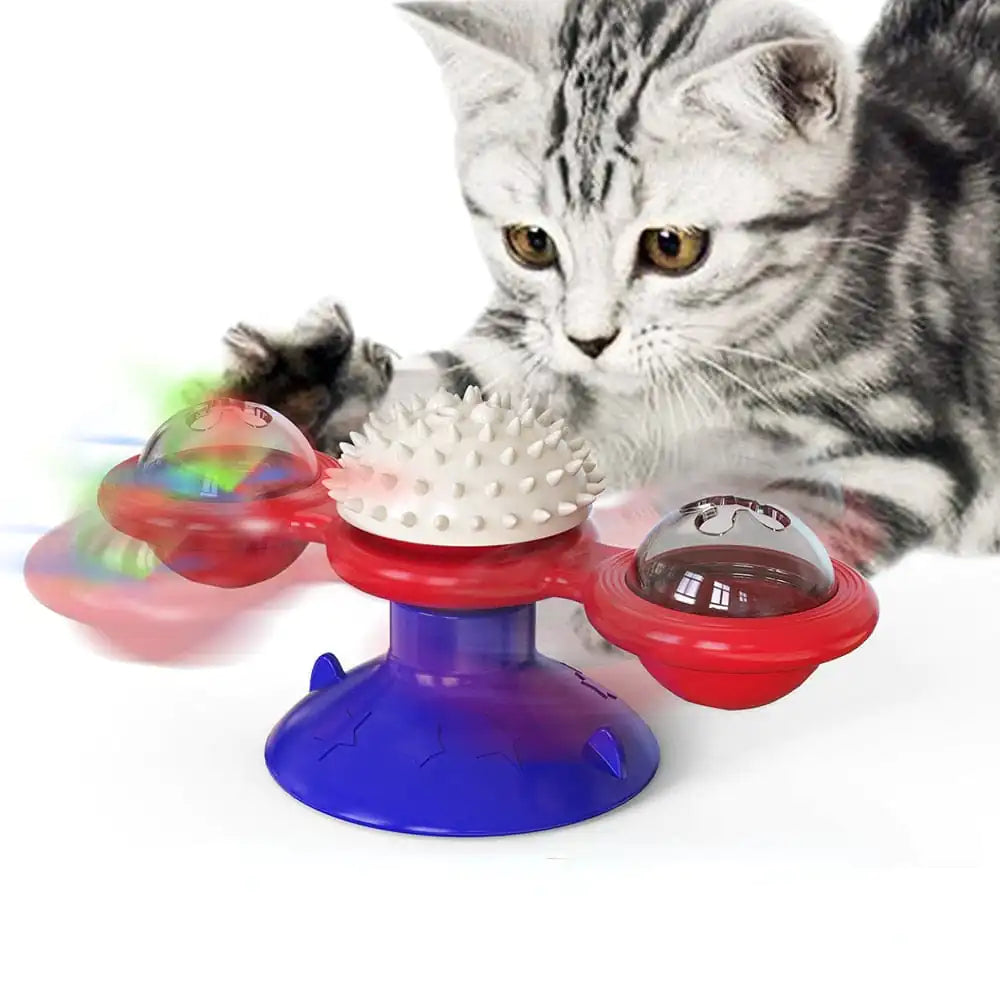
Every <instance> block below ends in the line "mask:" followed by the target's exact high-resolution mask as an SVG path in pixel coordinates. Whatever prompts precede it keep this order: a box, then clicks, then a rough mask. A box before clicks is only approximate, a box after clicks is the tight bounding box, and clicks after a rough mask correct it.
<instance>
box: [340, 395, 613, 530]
mask: <svg viewBox="0 0 1000 1000" xmlns="http://www.w3.org/2000/svg"><path fill="white" fill-rule="evenodd" d="M341 464H342V466H343V467H342V468H341V469H338V470H334V471H333V472H331V473H329V474H328V475H327V477H326V479H325V485H326V486H327V488H328V489H329V491H330V495H331V496H332V497H333V498H334V499H335V500H337V509H338V511H339V513H340V515H341V517H342V518H343V519H344V520H345V521H347V522H348V523H349V524H351V525H353V526H354V527H356V528H358V529H360V530H362V531H365V532H368V533H369V534H373V535H378V536H380V537H382V538H390V539H395V540H397V541H405V542H412V543H414V544H417V545H438V546H455V547H474V548H475V547H489V546H495V545H517V544H521V543H524V542H531V541H537V540H539V539H542V538H550V537H552V536H553V535H559V534H562V533H563V532H565V531H570V530H572V529H573V528H575V527H577V526H578V525H580V524H581V523H582V522H583V521H585V520H586V518H587V515H588V514H589V512H590V507H591V505H592V504H593V503H594V501H595V500H596V499H597V497H598V496H599V495H600V494H601V493H602V492H603V490H604V485H603V482H604V479H603V476H601V474H600V473H599V471H598V468H597V462H596V461H595V460H594V458H593V457H592V455H591V451H590V448H589V446H588V445H587V443H586V442H585V441H584V440H583V439H581V438H576V439H573V438H570V437H569V436H568V432H567V429H566V423H565V421H564V420H562V419H557V418H556V415H555V414H554V413H553V412H552V411H550V410H546V411H544V412H541V413H539V412H537V411H536V410H535V409H534V408H533V407H531V406H530V405H529V404H527V403H526V404H524V405H523V406H520V407H519V408H516V409H515V408H514V407H513V406H512V405H511V401H510V398H509V397H508V396H500V395H499V394H493V395H491V396H489V397H488V398H487V397H484V396H483V394H482V393H481V392H480V391H479V390H478V389H476V388H474V387H472V388H470V389H469V390H468V391H467V392H466V393H465V396H464V397H460V396H457V395H455V394H454V393H450V392H447V391H445V390H439V391H438V392H436V393H435V394H434V395H433V396H432V397H431V398H430V399H429V400H424V399H422V398H421V397H419V396H417V397H414V398H413V399H412V400H411V401H410V402H409V403H404V404H396V405H395V406H393V407H391V408H389V409H387V410H384V411H380V412H379V413H376V414H373V415H372V417H371V418H370V419H369V421H368V423H367V424H365V426H364V428H363V429H362V430H361V431H360V432H356V433H354V434H352V435H351V443H349V444H344V445H343V447H342V459H341Z"/></svg>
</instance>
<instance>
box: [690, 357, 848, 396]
mask: <svg viewBox="0 0 1000 1000" xmlns="http://www.w3.org/2000/svg"><path fill="white" fill-rule="evenodd" d="M699 347H700V348H701V349H702V350H711V351H718V352H719V353H723V354H735V355H738V356H740V357H746V358H751V359H752V360H754V361H762V362H764V363H765V364H771V365H775V366H776V367H778V368H781V369H784V370H785V371H788V372H790V373H791V374H793V375H796V376H798V377H800V378H803V379H805V380H806V381H808V382H811V383H812V384H813V385H814V386H815V387H816V388H817V389H819V390H821V391H822V392H823V393H824V394H825V395H827V396H829V397H830V398H831V399H835V400H837V402H839V403H843V404H844V406H847V407H850V408H851V409H852V410H855V411H857V410H859V406H858V404H857V403H856V402H854V401H853V400H850V399H848V398H847V397H846V396H844V395H842V394H840V393H838V392H836V391H835V390H834V389H832V388H831V387H830V386H829V384H827V383H826V382H824V381H823V380H822V379H821V378H818V377H817V376H816V375H814V374H812V372H809V371H806V370H805V369H804V368H800V367H798V366H797V365H793V364H791V363H790V362H787V361H782V360H780V359H779V358H774V357H770V356H769V355H767V354H761V353H760V352H759V351H749V350H747V349H746V348H741V347H727V346H725V345H724V344H700V345H699Z"/></svg>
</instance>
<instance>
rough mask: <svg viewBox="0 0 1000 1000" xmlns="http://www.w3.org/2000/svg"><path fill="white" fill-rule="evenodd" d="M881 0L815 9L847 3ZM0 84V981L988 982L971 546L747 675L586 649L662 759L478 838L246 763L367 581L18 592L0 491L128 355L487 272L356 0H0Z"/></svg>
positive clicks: (378, 31) (375, 23) (988, 731)
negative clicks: (743, 680) (266, 606)
mask: <svg viewBox="0 0 1000 1000" xmlns="http://www.w3.org/2000/svg"><path fill="white" fill-rule="evenodd" d="M810 6H812V7H815V8H817V9H822V8H823V7H827V6H828V5H826V4H822V3H821V2H820V0H812V3H811V4H810ZM877 6H878V5H877V3H875V2H874V0H854V2H844V3H841V4H838V5H836V7H835V9H834V10H828V11H826V13H827V14H828V16H830V17H831V18H832V19H833V22H834V24H835V26H836V27H838V28H840V29H841V30H842V31H843V32H844V33H845V34H846V35H847V36H848V37H849V38H852V39H858V38H860V37H861V36H862V35H863V33H864V31H865V30H866V29H867V27H868V25H869V24H870V23H871V21H872V20H873V19H874V17H875V14H876V11H877ZM0 94H2V97H0V116H2V126H3V127H2V131H0V137H2V138H0V143H2V149H3V151H2V153H0V176H2V184H0V338H2V343H3V354H2V357H3V359H4V368H3V374H4V382H5V391H6V394H7V399H6V406H5V412H6V416H7V421H6V422H7V440H6V441H5V460H4V465H3V472H2V486H3V491H2V492H3V499H2V504H3V508H2V514H0V522H2V523H3V526H4V533H3V540H4V557H5V560H6V562H5V566H4V574H3V577H2V580H0V586H2V594H0V601H2V603H0V609H2V610H0V618H2V621H3V626H4V628H3V639H4V647H3V656H2V661H0V662H2V664H3V670H2V673H0V683H2V688H0V713H2V716H0V718H2V724H0V739H2V743H0V752H2V758H0V759H2V762H3V763H2V772H0V774H2V785H0V803H2V805H3V807H4V808H3V815H4V816H5V818H4V819H3V820H2V826H0V841H2V853H0V858H2V862H0V863H2V866H3V870H2V873H0V876H2V882H0V908H2V909H0V921H4V922H6V925H7V927H6V932H5V933H4V936H3V938H0V941H2V942H3V944H5V945H8V946H9V948H10V950H9V954H8V956H7V958H6V959H5V960H2V961H0V990H2V991H3V993H4V994H5V995H6V996H9V997H12V998H16V1000H21V998H34V997H78V996H90V995H94V996H102V997H109V998H110V997H114V998H117V997H123V998H124V997H129V998H133V997H134V998H146V997H161V996H164V997H166V996H171V997H175V996H187V997H194V998H201V997H217V996H218V997H237V996H239V997H258V996H265V995H266V996H272V995H274V994H275V993H276V992H278V991H282V992H284V993H286V994H289V995H299V994H305V993H306V992H307V991H308V992H309V993H310V994H312V995H316V996H320V995H325V996H336V995H338V994H339V993H343V992H346V991H348V990H349V991H350V992H351V993H352V994H354V995H358V996H362V997H367V996H409V995H428V996H431V995H437V996H449V997H450V996H454V997H463V998H465V997H468V998H478V997H486V996H494V995H501V994H502V995H510V994H511V993H514V992H515V991H516V993H517V994H518V995H522V996H526V997H535V996H553V995H554V996H560V997H561V996H566V995H570V993H573V994H574V995H575V994H582V995H585V996H591V995H594V996H596V995H605V994H607V993H609V992H610V991H614V992H615V993H616V994H620V993H623V992H624V991H626V990H628V991H636V990H640V989H641V990H643V991H644V992H646V993H651V994H654V995H666V994H667V993H668V992H669V993H671V994H673V995H677V996H682V997H692V996H721V995H722V991H723V989H724V988H725V989H726V991H727V992H728V991H729V990H733V989H738V990H739V992H740V994H746V995H751V996H757V995H767V996H793V995H794V996H827V995H830V996H833V995H838V996H840V995H851V996H859V997H868V996H876V995H878V996H893V997H902V996H917V995H919V996H924V995H927V996H931V995H933V996H937V995H949V996H955V997H962V998H971V997H978V996H986V995H996V994H995V992H994V989H995V985H996V978H995V973H993V972H992V971H991V970H990V969H989V967H988V966H987V965H986V962H987V953H988V950H989V949H990V946H991V944H992V945H993V946H995V939H994V938H993V937H991V936H990V934H989V928H990V926H991V925H992V927H994V928H995V926H996V906H995V902H994V900H995V898H996V897H995V895H994V894H993V892H992V875H991V874H990V871H991V870H992V868H993V864H994V860H995V855H996V851H997V843H998V838H1000V809H998V798H1000V793H998V790H997V789H998V781H997V772H998V765H1000V737H998V735H997V726H996V723H995V714H996V709H995V705H996V703H997V699H998V695H1000V681H998V675H1000V664H998V663H997V652H996V646H997V642H996V640H997V634H998V625H997V620H996V616H997V609H996V594H997V593H998V585H1000V563H998V562H990V561H985V560H984V561H979V562H976V561H969V562H959V561H953V560H948V559H944V558H940V557H933V556H926V555H919V556H915V557H913V558H911V559H909V560H908V561H907V562H906V563H905V564H904V565H902V566H900V567H898V568H897V569H896V570H894V571H893V572H891V573H889V574H887V575H886V576H884V577H883V578H881V579H880V580H879V581H878V590H879V595H880V599H881V601H882V605H883V620H882V623H881V626H880V628H879V630H878V632H877V633H876V636H875V637H874V638H873V639H872V640H871V642H870V643H869V644H868V645H867V646H865V647H864V648H863V649H862V650H861V651H859V652H858V653H857V654H855V655H853V656H851V657H849V658H847V659H846V660H844V661H842V662H841V663H838V664H835V665H832V666H828V667H826V668H824V669H823V670H821V671H820V672H819V673H818V674H817V675H816V676H815V677H814V678H813V679H812V680H811V681H810V682H809V683H808V684H807V685H806V686H805V687H804V688H802V689H801V690H800V691H799V692H797V693H795V694H794V695H793V696H791V697H789V698H788V699H786V700H784V701H782V702H780V703H778V704H776V705H774V706H771V707H769V708H766V709H763V710H760V711H757V712H751V713H746V714H743V715H730V714H724V713H713V712H710V711H708V710H702V709H697V708H694V707H692V706H688V705H685V704H683V703H681V702H679V701H677V700H676V699H674V698H672V697H671V696H670V695H668V694H667V693H666V692H662V691H660V690H659V689H658V688H657V686H656V685H655V684H654V683H653V682H652V681H651V680H650V679H649V678H647V677H646V676H645V674H644V673H643V672H642V670H641V668H640V667H638V666H637V665H633V664H619V665H615V666H612V667H608V668H606V669H603V670H601V671H599V672H598V676H600V678H601V680H602V681H604V682H605V683H607V684H608V685H609V686H611V687H613V688H615V689H616V690H618V691H620V692H621V693H622V694H624V695H625V696H626V697H627V698H629V699H630V700H631V701H632V702H633V704H635V705H636V707H638V708H639V709H640V710H641V711H642V712H643V713H644V715H645V716H646V718H647V719H648V720H649V722H650V724H651V725H652V726H653V728H654V729H655V731H656V732H657V735H658V736H659V738H660V740H661V743H662V748H663V765H662V769H661V772H660V774H659V775H658V777H657V778H656V780H655V781H654V783H653V785H652V786H651V787H650V788H649V789H648V791H647V792H646V793H645V794H644V795H642V796H641V797H640V798H639V799H638V800H637V801H636V802H635V803H634V804H632V805H631V806H629V807H627V808H625V809H622V810H620V811H619V812H618V813H615V814H612V815H610V816H608V817H605V818H603V819H600V820H598V821H595V822H592V823H588V824H584V825H582V826H579V827H575V828H572V829H567V830H561V831H556V832H552V833H547V834H542V835H537V836H530V837H521V838H511V839H505V840H491V841H468V842H455V841H450V840H448V841H436V840H428V839H423V838H406V837H400V836H395V835H390V834H385V833H380V832H376V831H372V830H366V829H361V828H355V827H352V826H350V825H348V824H345V823H340V822H338V821H335V820H332V819H329V818H327V817H324V816H321V815H320V814H318V813H313V812H311V811H309V810H307V809H306V808H304V807H302V806H300V805H298V804H297V803H296V802H294V801H293V800H292V799H291V798H289V797H287V796H286V795H285V794H284V793H283V792H282V791H281V790H280V789H279V788H278V787H277V786H276V785H275V784H274V783H273V782H272V781H271V779H270V778H269V777H268V775H267V772H266V770H265V768H264V765H263V760H262V749H263V741H264V738H265V736H266V734H267V732H268V730H269V728H270V726H271V725H272V724H273V723H274V722H275V721H276V720H277V718H278V717H279V716H280V715H281V714H282V713H283V712H284V711H285V710H286V709H287V708H288V707H290V706H291V705H292V704H293V703H294V702H295V701H297V700H298V698H299V697H301V696H302V694H304V693H305V690H306V685H307V678H308V672H309V667H310V664H311V662H312V659H313V658H314V657H315V656H316V655H317V654H318V653H319V652H322V651H324V650H326V649H327V648H332V649H333V650H334V651H335V652H337V653H338V655H340V656H341V658H342V659H343V660H344V661H345V663H352V662H357V661H359V660H360V659H362V658H363V657H365V656H368V655H371V654H374V653H375V652H377V651H379V648H380V646H381V644H382V642H383V640H384V619H385V608H384V606H383V605H380V604H379V603H378V602H376V601H369V600H367V599H365V598H362V597H361V596H359V595H356V594H352V593H351V592H349V591H348V590H347V589H346V588H344V587H338V586H336V585H330V586H327V587H320V588H313V589H312V590H310V591H309V592H306V593H300V594H289V595H287V597H286V598H285V599H284V600H283V603H282V608H281V611H280V613H274V612H272V613H269V614H267V615H266V616H261V615H258V616H256V617H254V618H252V619H250V620H248V624H247V626H246V632H245V634H243V636H242V639H241V643H240V644H239V646H238V648H231V647H222V646H221V645H220V648H218V649H215V650H208V651H207V652H206V653H205V654H204V655H203V657H202V660H201V662H200V664H199V665H196V666H189V667H185V668H180V667H163V666H155V665H149V664H136V663H130V662H123V661H121V660H118V659H115V658H114V657H113V656H111V655H109V654H108V653H107V651H105V650H103V649H102V648H100V647H98V646H97V645H95V644H94V642H93V641H92V640H91V639H90V638H89V637H88V636H87V635H85V634H84V633H83V632H82V631H81V630H80V629H79V628H78V627H76V626H75V625H73V624H71V623H69V622H67V621H64V620H62V619H60V618H58V617H56V616H55V615H53V614H51V613H50V612H48V611H46V610H45V609H43V608H42V607H40V606H38V605H36V604H34V603H33V601H32V600H31V599H30V598H29V597H28V596H27V594H26V593H25V591H24V588H23V585H22V583H21V580H20V578H19V575H18V573H17V572H16V561H17V559H18V558H19V556H20V554H22V553H23V551H24V548H25V547H26V545H27V544H29V542H30V533H29V532H28V531H27V530H25V531H21V532H19V531H16V530H13V528H14V526H21V527H22V528H24V529H28V528H30V527H31V526H33V525H37V526H41V527H44V526H45V525H52V524H55V523H56V522H57V521H58V520H59V518H60V517H62V516H63V515H64V514H65V513H66V511H67V509H68V505H69V502H70V493H71V490H72V489H73V488H74V487H76V486H78V485H79V482H80V480H81V477H82V476H83V475H84V474H86V473H88V472H94V471H97V472H101V471H103V470H104V469H105V468H106V467H108V466H110V465H111V464H112V463H113V462H115V461H117V460H118V459H119V458H120V457H124V454H125V453H126V452H127V451H128V449H126V451H125V452H122V451H121V450H120V449H118V450H115V449H104V450H102V449H100V448H95V447H88V448H84V446H83V445H81V444H80V443H79V442H78V441H76V440H75V439H77V438H79V437H85V436H88V435H98V436H99V435H109V434H113V435H124V436H133V437H137V438H142V437H144V436H145V435H146V434H148V433H149V431H150V430H151V429H152V424H153V423H155V421H156V420H158V418H159V417H160V416H161V414H160V412H159V411H158V410H157V402H156V399H155V398H154V397H155V395H156V393H155V392H154V391H153V389H152V388H151V386H154V385H155V384H156V383H157V378H156V376H154V375H151V374H150V373H160V375H161V376H171V377H172V376H181V375H184V374H187V373H189V372H191V371H197V370H200V369H202V368H203V367H204V366H209V367H211V366H214V365H215V364H216V362H217V360H218V357H219V338H220V335H221V334H222V332H223V331H224V330H225V328H226V327H227V326H228V325H229V324H231V323H232V322H234V321H236V320H240V319H244V320H248V321H252V322H260V323H274V324H284V323H288V322H291V321H292V320H293V319H294V318H295V317H296V315H297V314H298V313H299V312H301V311H302V310H303V309H304V308H305V307H306V306H308V305H309V304H310V303H311V302H312V301H313V300H314V299H317V298H319V297H321V296H323V295H326V294H329V293H336V294H338V295H341V296H343V297H344V299H345V300H346V301H347V303H348V305H349V307H350V309H351V312H352V314H353V316H354V319H355V322H356V324H357V326H358V328H359V330H360V331H361V332H362V333H364V334H366V335H369V336H372V337H375V338H377V339H380V340H382V341H384V342H386V343H389V344H391V345H393V346H396V347H397V348H400V349H413V348H419V347H430V346H434V345H440V344H441V343H443V342H446V341H447V340H448V339H449V338H451V337H453V336H455V335H457V334H458V333H459V332H460V331H461V330H462V329H464V327H465V326H466V325H467V324H468V323H469V321H470V320H471V319H472V318H473V317H474V316H475V314H476V312H477V310H478V309H479V308H480V307H481V305H482V303H483V301H484V299H485V296H486V294H487V291H488V284H487V280H486V276H485V272H484V269H483V268H482V266H481V265H480V262H479V259H478V255H477V252H476V250H475V248H474V246H473V242H472V238H471V234H470V230H469V225H468V222H467V221H466V218H465V216H464V214H463V210H462V207H461V202H460V199H459V197H458V191H457V186H456V184H455V181H454V179H453V175H452V172H451V147H450V131H451V125H450V120H449V117H448V111H447V106H446V102H445V99H444V96H443V93H442V91H441V89H440V87H439V84H438V77H437V72H436V68H435V67H434V65H433V63H432V61H431V59H430V57H429V56H428V54H427V53H426V52H425V50H424V49H423V47H422V44H421V43H420V41H419V40H418V39H417V38H416V37H415V36H414V35H413V34H412V33H411V31H410V29H408V28H407V27H406V26H405V25H404V24H403V23H402V21H401V19H399V18H398V17H397V16H395V15H394V14H393V12H392V11H391V8H390V7H389V5H388V4H387V3H385V2H383V0H377V2H376V0H366V2H363V3H362V2H360V0H355V2H354V3H351V4H347V3H344V2H336V0H322V2H282V3H277V2H272V3H257V2H249V0H243V2H240V3H236V2H228V0H226V2H223V0H202V2H189V0H173V2H171V3H169V4H168V3H152V2H138V0H132V2H128V3H125V2H121V3H114V2H110V0H89V2H87V3H77V2H74V3H69V2H55V0H33V2H31V3H30V4H28V3H22V4H19V5H17V6H16V7H15V6H13V5H4V6H3V8H2V13H0ZM546 644H547V646H548V648H549V650H550V651H551V652H554V653H558V652H559V651H560V645H559V640H558V637H556V638H555V640H553V639H552V637H551V636H550V637H548V639H547V642H546Z"/></svg>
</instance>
